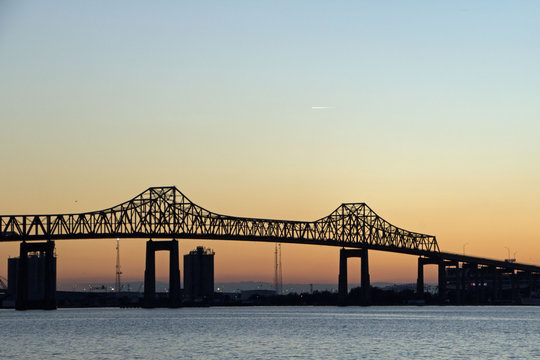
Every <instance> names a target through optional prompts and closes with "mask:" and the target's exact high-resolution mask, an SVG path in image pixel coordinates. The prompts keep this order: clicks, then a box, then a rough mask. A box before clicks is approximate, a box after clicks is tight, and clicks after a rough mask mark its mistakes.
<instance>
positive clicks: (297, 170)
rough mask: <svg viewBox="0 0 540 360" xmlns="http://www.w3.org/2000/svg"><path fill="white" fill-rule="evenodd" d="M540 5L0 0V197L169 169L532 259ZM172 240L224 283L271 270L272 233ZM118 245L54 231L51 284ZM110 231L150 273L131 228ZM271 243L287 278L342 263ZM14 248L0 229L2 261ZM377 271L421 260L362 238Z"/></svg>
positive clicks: (272, 212) (203, 200)
mask: <svg viewBox="0 0 540 360" xmlns="http://www.w3.org/2000/svg"><path fill="white" fill-rule="evenodd" d="M538 18H540V4H539V3H536V2H519V3H507V2H502V1H494V2H490V3H489V6H487V5H486V4H484V3H480V2H470V1H457V2H452V3H433V2H429V1H414V2H399V1H389V2H384V3H378V2H343V1H338V2H332V3H326V2H318V1H316V2H312V1H309V2H308V1H299V2H294V3H290V2H256V3H253V2H244V1H237V2H231V3H220V2H213V1H208V2H197V3H190V2H181V3H174V2H163V1H161V2H160V1H158V2H152V3H151V4H150V3H146V2H140V1H135V2H127V1H119V2H114V3H107V4H106V5H105V4H104V3H103V4H102V3H95V2H71V1H52V2H40V1H18V2H2V3H0V54H1V56H0V122H1V125H2V130H1V131H0V154H1V156H0V169H1V170H0V173H1V176H0V214H2V215H12V214H36V213H38V214H48V213H71V212H85V211H93V210H100V209H103V208H107V207H109V206H112V205H115V204H117V203H119V202H121V201H125V200H127V199H129V198H131V197H132V196H133V195H135V194H138V193H140V192H141V191H143V190H144V189H146V188H148V187H149V186H163V185H175V186H177V187H178V188H179V189H180V190H181V191H182V192H184V193H185V195H187V196H188V197H189V198H190V199H192V200H193V201H195V202H196V203H198V204H200V205H201V206H203V207H205V208H208V209H211V210H213V211H216V212H219V213H223V214H228V215H233V216H248V217H261V218H276V219H290V220H316V219H318V218H320V217H322V216H326V215H327V214H328V213H329V212H331V211H332V210H334V209H335V208H337V207H338V206H339V205H340V204H341V203H343V202H365V203H367V204H368V205H369V206H370V207H371V208H373V209H374V210H375V211H376V212H377V213H378V214H379V215H381V216H382V217H384V218H385V219H387V220H388V221H389V222H391V223H392V224H394V225H396V226H399V227H402V228H404V229H407V230H411V231H416V232H421V233H426V234H432V235H435V236H437V241H438V243H439V246H440V248H441V250H443V251H449V252H455V253H462V252H466V253H467V254H469V255H475V256H483V257H489V258H495V259H504V258H507V257H508V256H510V257H517V259H518V261H520V262H523V263H531V264H537V265H538V264H540V229H539V227H538V226H537V223H538V219H539V218H540V207H539V205H538V204H540V187H539V186H538V184H540V161H538V159H539V158H540V136H539V135H540V106H539V104H538V99H539V98H540V85H539V84H540V68H539V67H538V64H539V63H540V47H539V46H538V44H539V43H540V24H539V22H538ZM179 241H180V253H181V254H185V253H186V252H188V251H190V250H192V249H194V248H195V247H196V246H198V245H202V246H206V247H209V248H212V249H214V250H215V251H216V257H215V277H216V282H233V281H242V280H245V281H249V280H251V281H267V282H271V281H272V277H273V273H274V264H273V256H274V253H273V249H274V248H273V247H274V244H271V243H267V244H265V243H247V242H231V241H228V242H225V241H215V240H214V241H208V240H206V241H197V240H182V239H179ZM115 246H116V240H115V239H111V240H76V241H57V242H56V252H57V255H58V268H57V274H58V286H59V287H61V286H62V284H63V283H71V282H75V281H78V282H85V281H88V282H112V283H114V277H115V260H116V253H115ZM120 247H121V265H122V272H123V277H124V278H126V279H141V278H142V276H143V272H144V250H145V245H144V241H143V240H131V239H122V240H121V241H120ZM282 251H283V253H282V254H283V282H284V283H333V282H337V273H338V260H339V249H338V248H332V247H318V246H311V245H293V244H283V245H282ZM18 252H19V249H18V243H0V254H1V256H0V276H4V277H6V275H7V258H8V257H9V256H11V257H14V256H18ZM167 266H168V259H167V255H166V254H158V255H157V277H158V280H161V281H164V280H165V279H167V277H168V273H167ZM359 268H360V265H359V261H356V260H352V261H351V265H350V270H349V276H350V283H354V282H356V283H359ZM370 270H371V279H372V282H396V283H406V282H414V281H415V279H416V258H415V257H413V256H408V255H399V254H389V253H381V252H376V251H371V252H370ZM435 272H436V269H435V268H434V267H433V266H429V267H426V281H427V282H435V279H436V274H435Z"/></svg>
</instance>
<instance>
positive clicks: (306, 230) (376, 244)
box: [0, 186, 540, 301]
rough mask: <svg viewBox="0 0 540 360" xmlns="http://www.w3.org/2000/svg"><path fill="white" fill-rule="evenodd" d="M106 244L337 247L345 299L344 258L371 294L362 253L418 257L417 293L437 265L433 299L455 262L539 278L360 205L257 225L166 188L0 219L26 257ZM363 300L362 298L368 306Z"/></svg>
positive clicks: (3, 238)
mask: <svg viewBox="0 0 540 360" xmlns="http://www.w3.org/2000/svg"><path fill="white" fill-rule="evenodd" d="M104 238H145V239H214V240H242V241H265V242H280V243H297V244H314V245H329V246H338V247H342V248H343V249H342V253H341V256H340V259H341V260H340V269H341V270H340V289H341V290H340V292H343V291H345V292H346V277H347V276H346V266H345V267H343V263H345V264H346V261H347V258H348V257H361V258H362V262H363V265H362V269H363V270H362V274H363V275H362V276H363V280H362V284H363V286H362V287H363V288H366V289H365V290H366V291H367V289H368V288H369V274H368V271H367V269H368V265H367V250H368V249H372V250H382V251H390V252H397V253H405V254H412V255H418V256H420V257H419V262H418V264H419V265H418V266H419V269H418V271H419V281H418V283H419V285H418V291H419V292H420V291H422V292H423V266H424V265H426V264H438V265H439V284H440V286H439V292H441V286H442V285H441V284H442V282H445V280H444V274H443V272H444V271H445V267H446V266H456V268H458V267H459V263H462V264H467V265H471V264H472V265H473V266H475V267H486V268H487V267H490V269H499V270H502V271H512V272H514V271H522V272H527V273H528V274H534V275H535V276H536V275H537V274H540V267H538V266H533V265H526V264H520V263H516V262H508V261H500V260H492V259H484V258H478V257H472V256H464V255H459V254H451V253H445V252H441V251H440V249H439V245H438V244H437V240H436V238H435V236H433V235H427V234H422V233H417V232H412V231H408V230H405V229H402V228H399V227H397V226H394V225H392V224H390V223H389V222H388V221H386V220H384V219H383V218H382V217H380V216H379V215H377V214H376V213H375V212H374V211H373V210H372V209H371V208H370V207H369V206H368V205H366V204H365V203H344V204H341V205H340V206H339V207H338V208H337V209H335V210H334V211H333V212H332V213H330V214H329V215H328V216H325V217H323V218H320V219H318V220H315V221H289V220H271V219H258V218H247V217H236V216H228V215H222V214H217V213H214V212H212V211H209V210H206V209H204V208H203V207H201V206H199V205H197V204H195V203H194V202H192V201H191V200H189V199H188V198H187V197H186V196H185V195H184V194H183V193H181V192H180V191H179V190H178V189H177V188H176V187H174V186H167V187H151V188H149V189H147V190H146V191H144V192H142V193H141V194H139V195H137V196H136V197H134V198H133V199H131V200H128V201H126V202H124V203H121V204H119V205H116V206H113V207H111V208H108V209H104V210H100V211H91V212H85V213H78V214H56V215H1V216H0V242H7V241H21V242H22V244H21V254H23V253H24V256H26V254H27V253H28V252H29V251H30V252H31V251H36V250H33V248H32V247H31V246H30V244H31V242H38V241H44V240H45V241H47V242H51V241H54V240H69V239H104ZM35 245H36V246H38V248H36V249H41V247H42V248H43V249H45V248H46V246H45V245H38V244H35ZM23 246H24V250H23ZM39 246H41V247H39ZM153 246H154V245H153ZM159 246H161V245H158V247H159ZM163 246H165V245H163ZM167 246H168V245H167ZM345 248H356V249H360V250H361V251H360V252H359V250H346V249H345ZM46 249H49V250H43V251H49V252H50V251H51V250H50V248H46ZM158 250H159V249H158ZM152 251H154V250H152ZM171 251H173V250H171ZM175 251H177V250H175ZM147 253H148V248H147ZM21 256H23V255H21ZM147 256H148V255H147ZM147 264H148V258H147ZM421 267H422V269H421ZM342 272H345V273H344V274H342ZM364 273H365V274H364ZM342 275H343V276H342ZM420 278H421V279H420ZM145 281H146V280H145ZM420 283H421V284H420ZM344 284H345V285H344ZM145 288H146V287H145ZM343 289H345V290H343ZM443 290H444V289H443ZM368 297H369V296H368V294H367V293H366V294H365V298H366V301H368V300H367V299H368Z"/></svg>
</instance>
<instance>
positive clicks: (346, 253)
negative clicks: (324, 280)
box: [338, 248, 371, 306]
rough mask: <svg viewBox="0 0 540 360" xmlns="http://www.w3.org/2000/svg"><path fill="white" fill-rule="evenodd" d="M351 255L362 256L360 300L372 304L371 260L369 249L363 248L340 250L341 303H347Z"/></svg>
mask: <svg viewBox="0 0 540 360" xmlns="http://www.w3.org/2000/svg"><path fill="white" fill-rule="evenodd" d="M350 257H359V258H361V263H360V285H361V287H360V302H361V305H364V306H367V305H370V304H371V291H370V281H369V262H368V261H369V260H368V250H367V248H363V249H353V250H348V249H345V248H343V249H341V250H340V252H339V275H338V294H339V303H340V305H346V300H347V294H348V285H347V259H348V258H350Z"/></svg>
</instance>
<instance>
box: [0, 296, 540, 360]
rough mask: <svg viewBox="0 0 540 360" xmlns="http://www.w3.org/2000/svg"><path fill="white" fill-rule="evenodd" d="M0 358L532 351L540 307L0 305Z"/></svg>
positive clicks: (496, 355)
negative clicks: (39, 307)
mask: <svg viewBox="0 0 540 360" xmlns="http://www.w3.org/2000/svg"><path fill="white" fill-rule="evenodd" d="M0 358H1V359H231V358H234V359H291V358H292V359H433V358H436V359H535V358H537V359H540V307H517V306H515V307H511V306H509V307H503V306H497V307H489V306H486V307H481V306H477V307H451V306H445V307H429V306H424V307H376V306H373V307H211V308H180V309H150V310H146V309H117V308H100V309H58V310H56V311H24V312H21V311H14V310H0Z"/></svg>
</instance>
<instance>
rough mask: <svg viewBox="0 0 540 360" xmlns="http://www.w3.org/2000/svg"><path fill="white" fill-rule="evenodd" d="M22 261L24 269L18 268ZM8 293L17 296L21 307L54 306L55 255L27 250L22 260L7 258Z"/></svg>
mask: <svg viewBox="0 0 540 360" xmlns="http://www.w3.org/2000/svg"><path fill="white" fill-rule="evenodd" d="M23 263H26V266H25V269H20V267H21V266H24V265H22V264H23ZM21 274H22V276H23V278H25V279H24V280H23V281H22V282H21V281H20V279H19V277H21ZM8 294H9V295H10V296H11V297H14V298H17V302H18V303H19V305H21V308H30V309H31V308H56V300H55V298H56V257H55V256H54V255H53V254H46V253H45V252H43V251H36V252H29V253H28V255H27V256H26V257H25V259H24V261H21V259H20V258H10V259H8Z"/></svg>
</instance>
